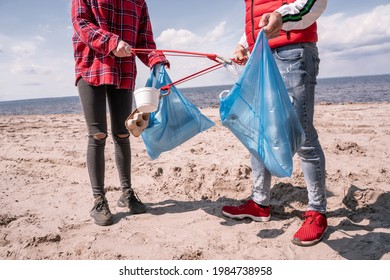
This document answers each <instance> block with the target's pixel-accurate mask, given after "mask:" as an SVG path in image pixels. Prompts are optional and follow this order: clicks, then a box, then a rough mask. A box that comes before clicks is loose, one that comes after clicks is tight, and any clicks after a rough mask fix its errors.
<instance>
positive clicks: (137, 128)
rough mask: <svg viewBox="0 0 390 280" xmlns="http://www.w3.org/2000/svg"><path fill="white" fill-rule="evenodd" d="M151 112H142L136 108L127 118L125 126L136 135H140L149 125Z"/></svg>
mask: <svg viewBox="0 0 390 280" xmlns="http://www.w3.org/2000/svg"><path fill="white" fill-rule="evenodd" d="M149 117H150V113H142V112H140V111H138V109H135V110H134V111H133V112H132V113H131V114H130V115H129V116H128V117H127V119H126V121H125V126H126V128H127V130H128V131H129V132H130V133H131V134H132V135H133V136H134V137H139V136H140V135H141V133H142V132H143V131H144V130H145V128H147V127H148V125H149Z"/></svg>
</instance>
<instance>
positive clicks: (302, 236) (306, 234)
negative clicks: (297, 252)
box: [292, 211, 328, 246]
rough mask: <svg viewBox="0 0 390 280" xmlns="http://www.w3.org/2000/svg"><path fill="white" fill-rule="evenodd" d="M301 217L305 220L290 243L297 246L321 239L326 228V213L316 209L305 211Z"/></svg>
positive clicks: (310, 243)
mask: <svg viewBox="0 0 390 280" xmlns="http://www.w3.org/2000/svg"><path fill="white" fill-rule="evenodd" d="M303 217H304V218H305V221H304V222H303V224H302V226H301V228H300V229H299V230H298V231H297V232H296V233H295V234H294V237H293V239H292V243H294V244H295V245H299V246H311V245H315V244H317V243H318V242H320V241H321V239H322V237H323V236H324V233H325V231H326V229H327V228H328V222H327V219H326V215H325V214H321V213H320V212H317V211H307V212H306V213H305V214H304V215H303Z"/></svg>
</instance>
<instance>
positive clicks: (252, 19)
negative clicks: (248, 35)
mask: <svg viewBox="0 0 390 280" xmlns="http://www.w3.org/2000/svg"><path fill="white" fill-rule="evenodd" d="M254 2H255V0H252V7H251V22H252V38H253V42H256V38H255V17H254Z"/></svg>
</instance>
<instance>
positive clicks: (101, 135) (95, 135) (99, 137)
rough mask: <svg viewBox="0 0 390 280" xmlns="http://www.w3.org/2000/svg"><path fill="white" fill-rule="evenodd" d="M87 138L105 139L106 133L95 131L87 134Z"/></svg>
mask: <svg viewBox="0 0 390 280" xmlns="http://www.w3.org/2000/svg"><path fill="white" fill-rule="evenodd" d="M88 137H89V138H91V139H94V140H98V141H99V140H106V139H107V133H104V132H101V133H95V134H91V135H88Z"/></svg>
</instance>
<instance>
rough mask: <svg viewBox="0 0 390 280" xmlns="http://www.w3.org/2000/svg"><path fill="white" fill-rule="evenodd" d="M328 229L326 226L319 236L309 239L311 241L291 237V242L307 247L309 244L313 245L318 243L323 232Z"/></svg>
mask: <svg viewBox="0 0 390 280" xmlns="http://www.w3.org/2000/svg"><path fill="white" fill-rule="evenodd" d="M327 230H328V228H326V229H325V231H324V233H323V234H322V235H321V237H320V238H318V239H316V240H311V241H301V240H299V239H295V238H294V239H292V240H291V242H292V243H293V244H295V245H298V246H302V247H309V246H313V245H316V244H317V243H319V242H320V241H321V240H322V238H323V237H324V234H325V232H326V231H327Z"/></svg>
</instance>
